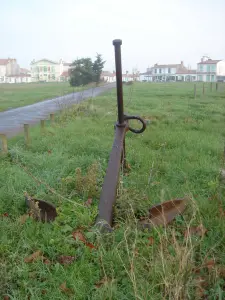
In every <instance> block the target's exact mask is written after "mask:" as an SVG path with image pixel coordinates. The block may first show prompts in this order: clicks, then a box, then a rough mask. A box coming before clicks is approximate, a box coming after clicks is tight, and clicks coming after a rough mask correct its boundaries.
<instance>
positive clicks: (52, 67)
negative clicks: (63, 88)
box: [30, 58, 71, 82]
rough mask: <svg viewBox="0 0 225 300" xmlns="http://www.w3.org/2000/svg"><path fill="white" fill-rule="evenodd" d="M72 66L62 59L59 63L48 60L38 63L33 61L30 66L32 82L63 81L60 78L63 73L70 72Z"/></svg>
mask: <svg viewBox="0 0 225 300" xmlns="http://www.w3.org/2000/svg"><path fill="white" fill-rule="evenodd" d="M70 65H71V64H70V63H66V62H63V60H62V59H60V61H59V62H56V61H52V60H50V59H46V58H43V59H41V60H38V61H35V60H33V61H32V62H31V64H30V70H31V80H32V82H38V81H45V82H57V81H61V78H60V76H61V75H62V74H63V72H66V71H68V70H69V68H70Z"/></svg>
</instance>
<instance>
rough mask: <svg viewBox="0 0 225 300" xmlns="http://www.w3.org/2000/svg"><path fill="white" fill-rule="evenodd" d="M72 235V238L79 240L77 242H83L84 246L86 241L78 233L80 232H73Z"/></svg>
mask: <svg viewBox="0 0 225 300" xmlns="http://www.w3.org/2000/svg"><path fill="white" fill-rule="evenodd" d="M72 235H73V238H74V239H75V240H79V241H81V242H83V243H85V244H86V239H85V237H84V235H83V234H82V233H81V232H80V230H76V231H74V232H73V233H72Z"/></svg>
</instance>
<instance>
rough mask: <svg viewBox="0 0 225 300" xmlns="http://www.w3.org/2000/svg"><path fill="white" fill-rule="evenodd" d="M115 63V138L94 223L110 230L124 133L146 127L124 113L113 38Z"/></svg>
mask: <svg viewBox="0 0 225 300" xmlns="http://www.w3.org/2000/svg"><path fill="white" fill-rule="evenodd" d="M113 45H114V47H115V64H116V84H117V106H118V122H117V123H116V126H115V138H114V143H113V147H112V151H111V154H110V158H109V163H108V168H107V172H106V176H105V179H104V183H103V187H102V192H101V195H100V201H99V206H98V210H99V213H98V217H97V220H96V225H97V226H98V227H99V228H100V230H101V231H108V232H110V231H112V222H113V210H114V205H115V202H116V194H117V186H118V181H119V176H120V168H121V164H123V166H125V162H126V157H125V135H126V132H127V131H128V130H130V131H132V132H134V133H141V132H143V131H144V130H145V128H146V123H145V121H144V120H143V119H141V118H140V117H137V116H127V115H124V107H123V83H122V64H121V45H122V41H121V40H114V41H113ZM129 120H138V121H140V122H141V123H142V128H141V129H140V130H137V129H133V128H131V127H129V123H128V122H129Z"/></svg>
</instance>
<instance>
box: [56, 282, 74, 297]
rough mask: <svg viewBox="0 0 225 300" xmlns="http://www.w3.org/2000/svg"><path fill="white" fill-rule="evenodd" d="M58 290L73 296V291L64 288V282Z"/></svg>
mask: <svg viewBox="0 0 225 300" xmlns="http://www.w3.org/2000/svg"><path fill="white" fill-rule="evenodd" d="M59 288H60V290H61V291H62V292H64V293H66V294H73V291H72V290H71V289H69V288H68V287H66V282H63V283H62V284H61V285H60V286H59Z"/></svg>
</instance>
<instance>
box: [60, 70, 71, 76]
mask: <svg viewBox="0 0 225 300" xmlns="http://www.w3.org/2000/svg"><path fill="white" fill-rule="evenodd" d="M60 76H64V77H68V76H69V73H68V71H64V72H63V73H62V74H61V75H60Z"/></svg>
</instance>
